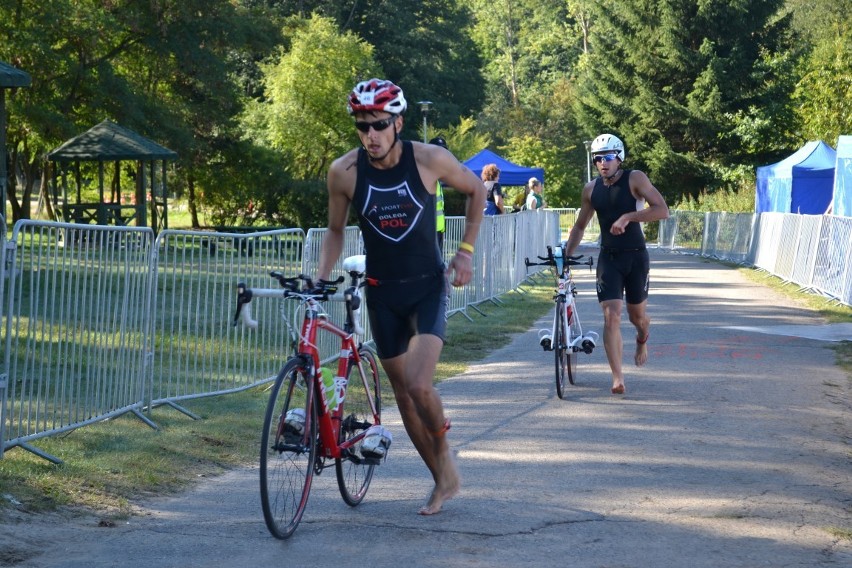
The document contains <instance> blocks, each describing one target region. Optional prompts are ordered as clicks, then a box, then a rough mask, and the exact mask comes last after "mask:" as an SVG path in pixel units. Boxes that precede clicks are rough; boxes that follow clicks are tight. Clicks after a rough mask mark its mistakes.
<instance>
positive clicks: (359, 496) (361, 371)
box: [234, 255, 386, 539]
mask: <svg viewBox="0 0 852 568" xmlns="http://www.w3.org/2000/svg"><path fill="white" fill-rule="evenodd" d="M343 268H344V270H345V271H346V272H347V273H348V275H349V278H350V282H349V285H348V286H347V287H346V288H345V290H343V291H342V292H339V291H338V286H339V284H341V283H343V282H344V280H345V277H343V276H341V277H340V278H339V279H338V280H337V281H336V282H325V281H321V282H320V283H319V284H317V285H314V283H313V282H311V280H310V279H309V278H308V277H306V276H304V275H299V276H295V277H292V278H287V277H285V276H284V275H282V274H280V273H277V272H272V273H270V275H271V276H272V277H273V278H275V279H276V280H278V282H279V284H280V285H281V288H272V289H266V288H247V287H246V286H245V285H244V284H240V285H238V296H237V312H236V315H235V316H234V324H235V325H236V324H237V323H238V322H242V323H243V325H246V326H248V327H250V328H255V327H257V322H256V321H255V320H253V319H252V318H251V303H250V302H251V301H252V299H253V298H257V297H268V298H283V299H284V300H294V301H297V302H300V303H301V304H302V305H303V306H304V318H303V320H302V322H301V327H300V330H299V341H298V345H297V347H296V353H295V354H294V355H293V356H292V357H291V358H290V359H289V360H288V361H287V362H286V363H285V364H284V367H283V368H282V369H281V371H280V372H279V373H278V376H277V378H276V379H275V382H274V383H273V385H272V387H271V392H270V395H269V403H268V405H267V408H266V415H265V417H264V421H263V433H262V437H261V447H260V495H261V503H262V507H263V518H264V520H265V521H266V526H267V528H268V529H269V532H270V533H272V535H273V536H275V537H276V538H281V539H285V538H288V537H290V536H291V535H292V534H293V532H294V531H295V530H296V527H298V525H299V522H300V521H301V520H302V515H303V514H304V512H305V507H306V506H307V502H308V496H309V495H310V491H311V483H312V481H313V476H314V474H317V475H319V474H320V473H322V472H323V470H324V469H325V468H326V467H330V465H331V464H332V463H333V464H334V467H335V470H336V474H337V485H338V488H339V489H340V494H341V496H342V497H343V500H344V501H345V502H346V503H347V504H348V505H350V506H353V507H354V506H356V505H358V504H359V503H361V501H362V500H363V499H364V496H365V495H366V494H367V489H368V488H369V486H370V481H371V480H372V478H373V471H374V468H375V466H376V464H377V463H379V460H378V459H376V457H375V454H372V455H371V456H369V457H367V456H365V454H362V449H365V448H364V447H362V446H365V443H364V442H365V434H368V430H370V428H371V427H373V426H376V425H379V424H381V392H380V388H379V370H378V366H377V364H376V357H375V355H374V354H373V352H372V351H371V350H370V349H369V348H368V347H367V346H365V345H363V344H362V343H361V342H359V341H358V339H357V337H358V335H361V334H363V330H362V329H361V327H360V325H359V311H358V310H359V308H360V305H361V296H360V293H359V292H360V288H361V287H362V286H363V279H364V257H363V255H362V256H355V257H349V258H347V259H346V260H345V261H344V263H343ZM324 301H343V302H345V306H346V310H345V311H346V317H345V323H344V324H343V327H342V328H341V327H338V326H337V325H335V324H334V323H333V322H332V321H330V319H329V317H328V314H327V313H326V312H325V311H324V309H323V307H322V302H324ZM297 313H298V312H297ZM285 321H286V318H285ZM320 332H325V333H331V334H333V335H335V336H337V337H339V338H340V355H339V358H338V359H337V372H336V375H335V376H334V377H333V378H332V377H330V376H328V375H330V374H331V373H330V372H329V370H327V369H325V370H324V369H322V368H321V367H320V355H319V352H318V349H317V335H318V334H319V333H320ZM324 375H326V376H324ZM375 432H376V429H373V430H372V431H371V432H370V433H369V434H373V433H375ZM385 449H386V446H385Z"/></svg>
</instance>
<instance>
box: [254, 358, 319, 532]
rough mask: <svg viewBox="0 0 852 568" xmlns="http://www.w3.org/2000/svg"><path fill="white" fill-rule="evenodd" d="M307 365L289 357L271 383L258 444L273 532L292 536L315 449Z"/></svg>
mask: <svg viewBox="0 0 852 568" xmlns="http://www.w3.org/2000/svg"><path fill="white" fill-rule="evenodd" d="M311 384H312V383H311V380H310V376H309V373H308V370H307V369H306V368H305V366H304V365H303V362H302V361H301V360H299V359H290V360H289V361H288V362H287V363H286V364H285V365H284V367H283V368H282V369H281V372H280V373H279V374H278V377H277V378H276V379H275V383H274V384H273V386H272V392H271V393H270V395H269V404H268V405H267V407H266V416H265V417H264V420H263V434H262V436H261V444H260V501H261V504H262V506H263V519H264V520H265V521H266V526H267V528H268V529H269V532H270V533H272V536H274V537H276V538H281V539H284V538H288V537H289V536H290V535H292V534H293V532H294V531H295V530H296V527H297V526H299V522H300V521H301V520H302V515H303V514H304V512H305V507H306V506H307V504H308V495H309V494H310V492H311V482H312V480H313V477H314V462H315V460H316V452H317V409H316V405H315V404H314V396H313V394H312V389H311V388H310V385H311Z"/></svg>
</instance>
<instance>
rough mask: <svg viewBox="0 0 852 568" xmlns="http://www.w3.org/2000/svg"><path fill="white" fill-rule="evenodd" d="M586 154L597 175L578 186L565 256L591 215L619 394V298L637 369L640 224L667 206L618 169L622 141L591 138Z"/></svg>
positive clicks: (643, 275)
mask: <svg viewBox="0 0 852 568" xmlns="http://www.w3.org/2000/svg"><path fill="white" fill-rule="evenodd" d="M591 154H592V159H593V160H594V162H595V167H596V168H597V170H598V173H599V174H600V176H599V177H597V178H595V179H593V180H591V181H590V182H588V183H587V184H586V185H585V187H583V195H582V198H581V205H580V212H579V213H578V214H577V221H576V223H575V224H574V227H573V228H572V229H571V234H570V236H569V237H568V243H567V244H566V245H565V248H566V252H567V254H569V255H573V254H574V251H575V250H576V248H577V245H579V244H580V241H581V240H582V238H583V233H584V231H585V230H586V225H588V224H589V221H591V219H592V215H593V214H594V213H597V214H598V224H599V225H600V229H601V251H600V254H599V255H598V266H597V290H598V302H600V304H601V309H603V314H604V348H605V349H606V357H607V360H608V361H609V366H610V369H611V370H612V394H624V393H625V386H624V373H623V372H622V368H621V361H622V357H623V354H624V345H623V342H622V339H621V310H622V301H623V300H622V299H623V298H624V299H626V300H627V316H628V317H629V318H630V323H632V324H633V326H634V327H635V328H636V353H635V355H634V358H633V360H634V362H635V363H636V365H637V366H640V367H641V366H642V365H644V364H645V363H646V362H647V360H648V337H649V336H650V328H651V319H650V318H649V317H648V314H647V306H648V284H649V279H648V274H649V269H650V260H649V258H648V251H647V250H646V248H645V235H644V233H643V232H642V226H641V225H640V223H645V222H649V221H657V220H659V219H666V218H668V216H669V208H668V207H667V206H666V202H665V200H664V199H663V196H662V195H660V192H659V191H657V188H656V187H654V186H653V185H652V184H651V181H650V180H649V179H648V176H647V175H645V173H644V172H641V171H639V170H623V169H621V163H622V162H623V161H624V158H625V153H624V143H623V142H622V141H621V140H619V139H618V138H617V137H616V136H613V135H612V134H601V135H600V136H598V137H597V138H595V139H594V141H592V146H591Z"/></svg>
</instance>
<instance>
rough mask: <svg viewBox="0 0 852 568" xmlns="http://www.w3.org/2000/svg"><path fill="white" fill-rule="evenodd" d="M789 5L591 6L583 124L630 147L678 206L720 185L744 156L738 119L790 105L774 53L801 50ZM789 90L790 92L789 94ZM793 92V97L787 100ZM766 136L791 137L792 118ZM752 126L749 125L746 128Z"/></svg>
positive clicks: (581, 77) (749, 1)
mask: <svg viewBox="0 0 852 568" xmlns="http://www.w3.org/2000/svg"><path fill="white" fill-rule="evenodd" d="M782 5H783V2H782V1H781V0H774V1H768V2H767V1H765V0H743V1H740V2H736V3H723V2H701V3H694V2H688V1H685V0H684V1H676V2H668V1H666V2H662V1H660V2H648V1H647V0H630V1H625V2H621V3H619V4H617V5H614V6H611V5H604V4H592V5H590V10H591V13H592V16H593V20H592V21H593V25H592V28H591V32H590V40H589V41H590V45H591V51H590V53H589V54H588V56H587V57H585V59H587V60H586V61H584V62H583V64H582V65H580V66H579V68H578V85H577V89H578V97H577V105H576V110H577V114H578V121H579V122H580V124H581V125H582V126H583V127H584V128H585V129H586V130H587V131H591V132H596V133H600V132H613V133H615V134H617V135H619V136H620V137H622V139H623V140H624V141H625V144H626V146H627V151H628V160H629V165H630V166H631V167H635V168H638V169H642V170H644V171H646V173H648V175H649V177H650V178H651V180H652V181H653V182H654V183H655V185H656V186H657V187H658V188H659V189H660V191H661V192H662V193H663V195H664V196H665V197H666V198H667V199H668V200H669V201H670V202H671V201H674V198H675V197H676V196H679V195H681V194H690V195H693V196H695V195H698V194H699V193H700V192H701V191H702V190H712V189H714V188H715V187H716V186H718V185H719V183H720V181H719V180H718V179H717V178H716V177H715V173H716V171H717V169H716V168H717V165H716V164H719V165H731V164H734V163H736V161H737V158H738V157H739V156H742V155H743V152H742V151H741V147H742V146H743V144H742V142H741V141H740V140H739V139H738V137H737V136H736V135H734V134H732V135H721V133H731V132H735V130H734V127H735V126H736V125H737V124H736V123H735V122H734V118H735V117H741V116H743V115H744V114H747V113H748V112H749V109H751V108H755V107H757V108H759V107H761V106H763V105H764V104H765V103H766V101H767V100H769V97H770V96H772V97H774V96H779V100H783V99H785V98H789V91H790V88H791V86H792V83H791V82H790V81H789V80H788V79H787V77H786V76H783V75H781V74H782V73H783V72H784V71H785V70H786V69H788V67H789V65H787V66H785V65H780V64H779V65H768V64H767V61H770V62H772V61H773V60H772V59H771V58H768V59H767V56H766V54H779V53H785V52H788V51H789V50H790V46H791V44H792V43H793V42H792V41H791V38H790V35H789V33H788V29H789V19H788V18H779V17H778V16H777V13H778V10H779V8H781V7H782ZM785 90H786V93H785ZM785 94H786V97H784V96H783V95H785ZM760 118H761V119H763V120H767V121H769V122H770V124H769V125H767V127H766V130H768V131H770V132H771V131H773V129H777V131H780V132H785V131H786V128H785V126H784V124H785V121H786V120H787V119H788V118H789V113H781V114H780V115H777V116H776V115H772V114H769V113H767V114H764V115H761V116H760ZM742 124H743V121H742V120H741V121H740V125H742Z"/></svg>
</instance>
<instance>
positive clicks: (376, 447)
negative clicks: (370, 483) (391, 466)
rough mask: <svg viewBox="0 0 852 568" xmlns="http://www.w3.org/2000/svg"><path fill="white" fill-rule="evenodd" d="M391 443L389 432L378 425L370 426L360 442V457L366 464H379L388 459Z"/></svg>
mask: <svg viewBox="0 0 852 568" xmlns="http://www.w3.org/2000/svg"><path fill="white" fill-rule="evenodd" d="M391 442H393V435H392V434H391V432H390V430H388V429H387V428H385V427H384V426H382V425H380V424H376V425H374V426H370V427H369V428H367V431H366V432H365V433H364V440H363V441H362V442H361V455H362V456H363V457H364V459H365V460H367V463H379V462H380V461H381V460H383V459H386V458H387V457H388V449H389V448H390V445H391Z"/></svg>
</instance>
